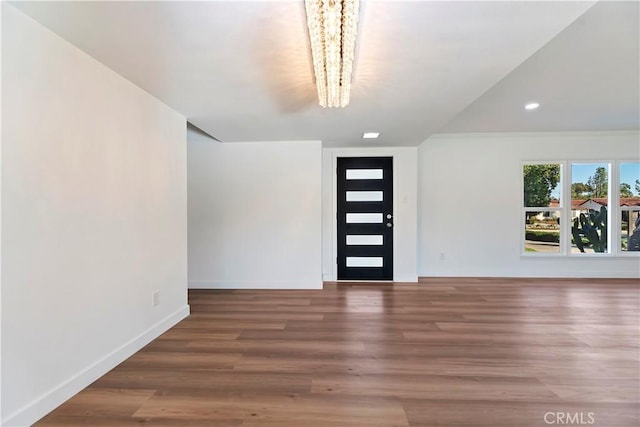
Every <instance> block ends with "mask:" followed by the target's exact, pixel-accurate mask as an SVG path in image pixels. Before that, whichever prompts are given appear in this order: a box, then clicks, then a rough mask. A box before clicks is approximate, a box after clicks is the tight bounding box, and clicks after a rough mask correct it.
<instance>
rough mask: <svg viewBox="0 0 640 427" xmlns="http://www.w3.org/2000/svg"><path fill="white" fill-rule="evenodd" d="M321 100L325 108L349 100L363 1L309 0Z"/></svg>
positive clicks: (315, 65) (346, 102)
mask: <svg viewBox="0 0 640 427" xmlns="http://www.w3.org/2000/svg"><path fill="white" fill-rule="evenodd" d="M305 5H306V12H307V26H308V27H309V39H310V41H311V54H312V57H313V69H314V72H315V75H316V86H317V90H318V99H319V102H320V105H321V106H323V107H345V106H346V105H347V104H348V103H349V90H350V88H351V72H352V69H353V59H354V50H355V39H356V28H357V23H358V9H359V0H305Z"/></svg>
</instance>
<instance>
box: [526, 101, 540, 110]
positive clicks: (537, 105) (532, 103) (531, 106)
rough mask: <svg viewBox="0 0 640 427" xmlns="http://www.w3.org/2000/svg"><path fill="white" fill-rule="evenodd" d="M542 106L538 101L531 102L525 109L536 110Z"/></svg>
mask: <svg viewBox="0 0 640 427" xmlns="http://www.w3.org/2000/svg"><path fill="white" fill-rule="evenodd" d="M539 106H540V104H538V103H537V102H530V103H528V104H527V105H525V106H524V109H525V110H535V109H536V108H538V107H539Z"/></svg>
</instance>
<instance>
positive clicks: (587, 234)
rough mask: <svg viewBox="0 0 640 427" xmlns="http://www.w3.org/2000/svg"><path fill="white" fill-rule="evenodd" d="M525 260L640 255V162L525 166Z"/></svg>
mask: <svg viewBox="0 0 640 427" xmlns="http://www.w3.org/2000/svg"><path fill="white" fill-rule="evenodd" d="M522 177H523V179H522V182H523V187H522V189H523V192H522V197H523V199H522V200H523V202H522V203H523V205H522V207H523V209H522V219H521V224H522V228H521V233H522V236H523V239H522V241H523V245H522V252H523V255H550V256H571V257H575V258H581V257H589V256H594V257H602V256H608V255H616V256H640V162H639V161H637V160H634V161H611V162H608V161H601V162H597V161H592V162H571V161H557V162H525V163H524V164H523V167H522Z"/></svg>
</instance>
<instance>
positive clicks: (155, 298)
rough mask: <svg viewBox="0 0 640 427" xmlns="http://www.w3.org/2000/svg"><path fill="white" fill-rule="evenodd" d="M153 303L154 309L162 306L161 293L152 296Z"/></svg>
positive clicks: (157, 292)
mask: <svg viewBox="0 0 640 427" xmlns="http://www.w3.org/2000/svg"><path fill="white" fill-rule="evenodd" d="M151 303H152V304H153V306H154V307H155V306H157V305H159V304H160V291H155V292H154V293H153V294H151Z"/></svg>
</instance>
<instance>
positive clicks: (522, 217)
mask: <svg viewBox="0 0 640 427" xmlns="http://www.w3.org/2000/svg"><path fill="white" fill-rule="evenodd" d="M528 165H560V181H559V182H558V185H559V186H560V206H558V207H556V208H552V207H532V206H524V167H525V166H528ZM565 170H566V162H565V161H558V160H540V161H538V160H535V161H525V162H522V166H521V167H520V205H521V209H520V210H521V214H520V253H521V255H522V256H526V257H554V258H555V257H559V256H562V255H563V254H564V253H565V252H566V248H564V245H566V243H565V242H564V241H565V240H566V239H564V238H563V236H564V231H563V223H564V222H565V220H564V217H565V214H564V211H565V210H566V202H565V200H564V193H565V189H564V187H563V177H564V174H565ZM557 211H559V212H560V250H559V252H543V253H538V252H527V251H526V250H525V246H526V240H527V238H526V234H527V231H526V227H527V220H526V216H527V212H557Z"/></svg>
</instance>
